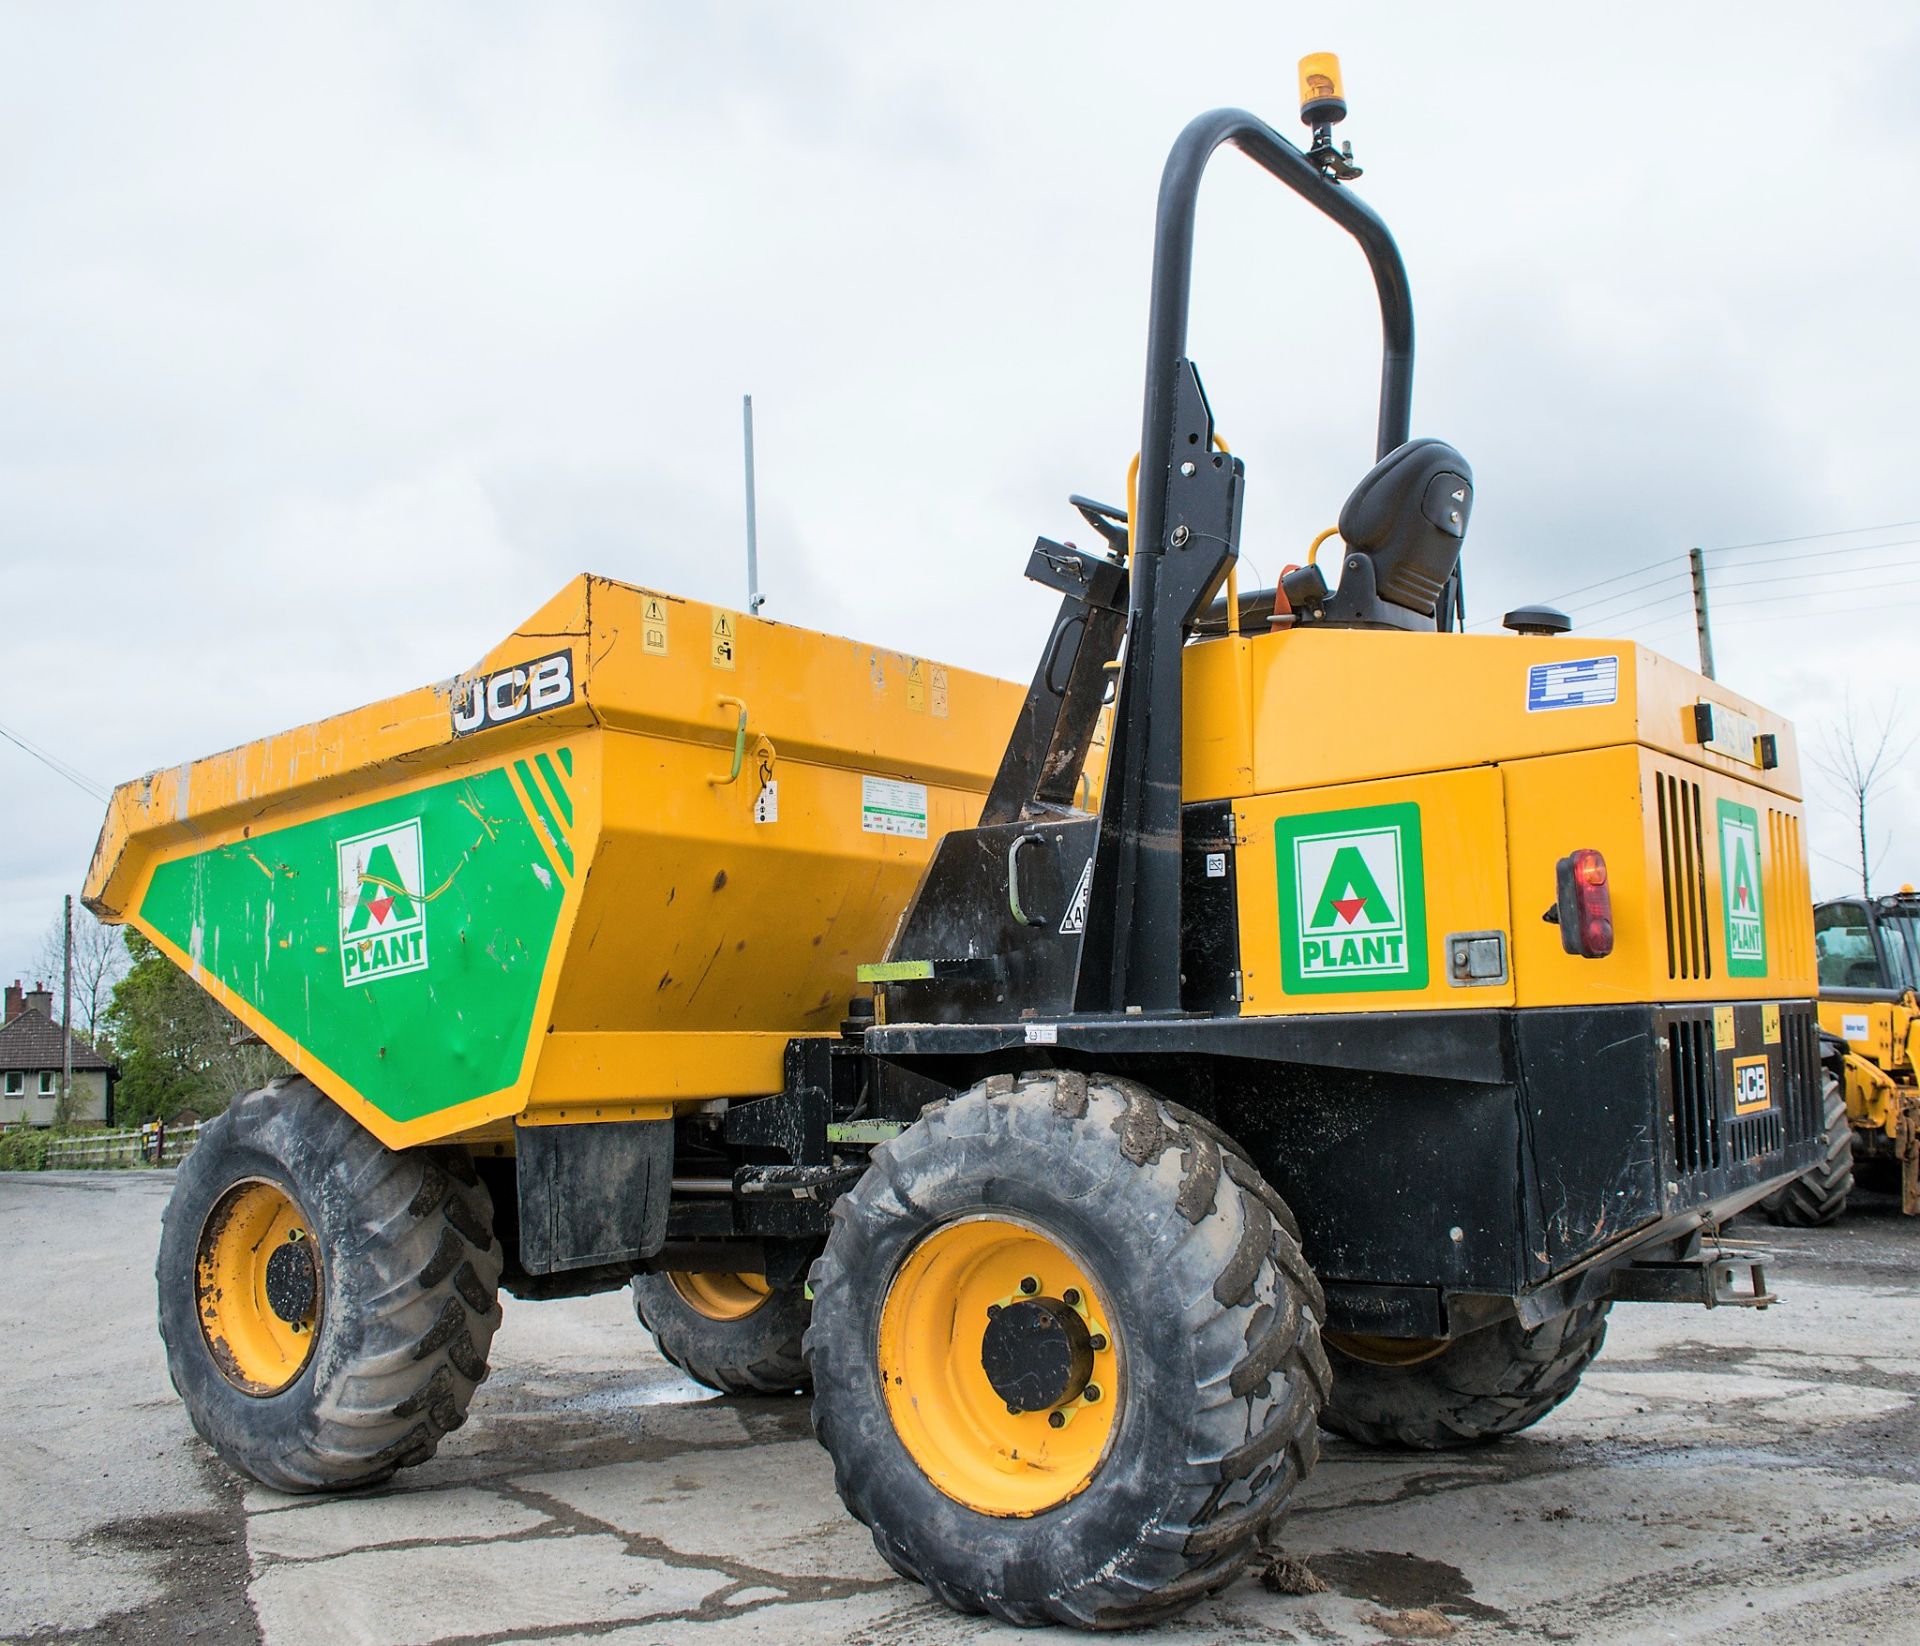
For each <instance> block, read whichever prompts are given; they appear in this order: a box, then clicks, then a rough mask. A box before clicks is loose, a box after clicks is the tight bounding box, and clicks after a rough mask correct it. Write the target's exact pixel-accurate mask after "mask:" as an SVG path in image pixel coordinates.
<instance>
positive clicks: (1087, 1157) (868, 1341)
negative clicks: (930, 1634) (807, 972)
mask: <svg viewBox="0 0 1920 1646" xmlns="http://www.w3.org/2000/svg"><path fill="white" fill-rule="evenodd" d="M1293 1226H1294V1225H1293V1219H1292V1216H1291V1214H1290V1213H1289V1212H1288V1211H1287V1209H1286V1207H1285V1206H1284V1204H1283V1203H1282V1202H1281V1201H1280V1199H1279V1196H1278V1195H1277V1194H1275V1193H1274V1191H1273V1190H1272V1188H1270V1187H1269V1186H1268V1185H1267V1184H1266V1183H1265V1182H1264V1181H1263V1180H1262V1179H1261V1178H1260V1176H1259V1175H1258V1173H1257V1172H1255V1171H1254V1170H1253V1168H1252V1167H1251V1166H1250V1165H1249V1164H1248V1163H1247V1160H1246V1158H1245V1156H1244V1155H1243V1154H1241V1153H1240V1152H1239V1151H1238V1150H1237V1149H1236V1148H1235V1147H1234V1146H1233V1145H1231V1144H1230V1143H1228V1142H1227V1140H1226V1139H1225V1138H1224V1137H1222V1136H1221V1134H1220V1133H1219V1132H1218V1131H1216V1130H1215V1129H1214V1128H1213V1127H1212V1126H1210V1125H1208V1124H1207V1123H1206V1122H1204V1121H1202V1120H1200V1119H1199V1118H1197V1117H1196V1116H1193V1115H1190V1114H1188V1113H1187V1112H1186V1111H1184V1110H1181V1109H1178V1108H1176V1107H1175V1106H1173V1105H1172V1104H1169V1103H1165V1102H1163V1101H1161V1100H1160V1099H1158V1098H1157V1097H1155V1096H1154V1095H1153V1093H1151V1092H1149V1091H1148V1090H1147V1089H1146V1088H1144V1087H1142V1086H1139V1085H1137V1084H1135V1083H1133V1082H1132V1081H1127V1080H1119V1079H1111V1078H1108V1077H1105V1076H1101V1075H1091V1076H1088V1075H1080V1074H1071V1073H1051V1072H1049V1073H1044V1074H1029V1075H1025V1076H1022V1077H1020V1078H1019V1079H1015V1078H1014V1077H1012V1076H1009V1075H1002V1076H996V1077H995V1078H994V1079H991V1080H988V1081H986V1082H984V1083H982V1084H981V1085H978V1086H975V1087H973V1088H972V1089H971V1090H969V1091H967V1092H964V1093H962V1094H961V1095H960V1096H958V1097H956V1098H954V1099H952V1100H951V1101H949V1102H946V1103H941V1104H935V1105H933V1106H931V1107H930V1108H928V1109H927V1111H926V1112H925V1113H924V1114H923V1115H922V1117H921V1118H920V1120H919V1121H917V1122H916V1123H915V1124H914V1125H912V1126H911V1127H909V1128H908V1129H907V1130H906V1131H905V1132H904V1133H903V1134H902V1135H901V1136H900V1137H899V1138H897V1139H896V1140H894V1141H893V1142H892V1143H889V1144H886V1145H884V1146H882V1147H880V1148H878V1149H876V1150H875V1151H874V1155H873V1164H872V1167H871V1169H870V1170H869V1171H868V1172H867V1173H866V1175H865V1176H864V1177H862V1178H861V1180H860V1182H859V1183H858V1184H857V1185H856V1186H855V1187H854V1188H853V1190H852V1191H850V1192H849V1193H848V1194H846V1195H845V1196H843V1197H842V1198H841V1200H840V1201H839V1203H838V1204H837V1205H836V1206H835V1208H834V1213H833V1231H832V1234H831V1235H830V1237H829V1239H828V1241H827V1248H826V1251H825V1253H824V1254H823V1255H822V1257H821V1258H820V1260H819V1261H818V1262H817V1263H816V1264H815V1265H814V1268H813V1290H814V1310H813V1325H812V1327H811V1329H810V1330H809V1331H808V1333H807V1352H808V1356H809V1358H810V1360H811V1362H812V1366H813V1377H814V1404H813V1421H814V1432H815V1433H816V1434H817V1435H818V1437H819V1439H820V1441H821V1443H822V1444H823V1445H824V1446H825V1447H826V1448H827V1450H828V1452H829V1453H831V1454H832V1456H833V1462H834V1474H835V1479H836V1483H837V1484H838V1486H839V1490H840V1495H841V1497H842V1498H843V1499H844V1500H845V1502H846V1505H847V1507H848V1508H849V1509H850V1510H851V1511H852V1512H853V1514H854V1515H855V1516H856V1517H858V1518H859V1519H860V1520H862V1521H863V1522H865V1524H866V1525H867V1526H868V1527H869V1528H870V1529H871V1530H872V1532H873V1538H874V1542H875V1544H876V1545H877V1547H878V1548H879V1550H880V1553H881V1554H882V1556H884V1557H885V1559H886V1560H887V1561H888V1562H889V1563H890V1564H891V1565H892V1566H893V1567H894V1569H895V1570H896V1571H898V1572H900V1573H901V1574H902V1575H904V1576H906V1577H908V1578H911V1579H915V1580H917V1581H919V1582H922V1583H924V1584H925V1585H926V1586H927V1588H928V1589H929V1590H931V1591H932V1593H933V1594H934V1595H935V1596H936V1597H937V1598H939V1599H940V1600H942V1601H944V1602H945V1603H946V1604H948V1605H950V1606H953V1607H955V1608H956V1609H958V1610H961V1611H970V1612H981V1611H985V1612H991V1613H992V1614H993V1615H994V1616H996V1617H999V1618H1002V1619H1004V1620H1005V1621H1007V1622H1010V1623H1016V1624H1023V1625H1035V1624H1044V1623H1065V1624H1072V1625H1077V1626H1079V1627H1082V1628H1129V1627H1132V1626H1135V1625H1138V1624H1142V1623H1148V1622H1151V1621H1153V1620H1154V1619H1156V1618H1161V1617H1165V1616H1169V1615H1171V1614H1172V1613H1174V1612H1177V1611H1180V1610H1182V1609H1184V1608H1185V1607H1187V1606H1189V1605H1191V1604H1192V1603H1193V1602H1194V1601H1196V1600H1199V1599H1201V1598H1202V1597H1203V1596H1205V1595H1208V1594H1211V1593H1213V1592H1215V1591H1216V1590H1218V1589H1221V1588H1223V1587H1225V1586H1226V1585H1227V1584H1228V1583H1230V1582H1232V1581H1233V1579H1234V1578H1235V1577H1236V1576H1237V1575H1238V1574H1239V1573H1240V1572H1241V1571H1242V1570H1243V1569H1244V1567H1245V1566H1246V1565H1247V1563H1248V1561H1249V1559H1250V1558H1251V1557H1252V1556H1253V1555H1254V1554H1255V1553H1256V1551H1257V1549H1258V1546H1259V1542H1260V1539H1261V1537H1262V1535H1263V1534H1264V1533H1265V1532H1267V1531H1268V1530H1269V1529H1270V1528H1271V1527H1272V1526H1273V1525H1274V1524H1276V1523H1277V1521H1278V1520H1279V1519H1280V1517H1281V1516H1282V1515H1283V1514H1284V1513H1285V1510H1286V1508H1287V1505H1288V1501H1289V1499H1290V1498H1291V1497H1292V1495H1293V1492H1294V1489H1295V1488H1296V1487H1297V1486H1298V1485H1299V1483H1300V1481H1301V1479H1302V1478H1303V1477H1304V1476H1305V1474H1306V1473H1307V1471H1308V1470H1309V1469H1310V1468H1311V1467H1312V1466H1313V1463H1314V1460H1315V1458H1316V1457H1317V1456H1318V1453H1319V1439H1318V1434H1317V1429H1316V1419H1317V1416H1318V1412H1319V1408H1320V1403H1321V1401H1322V1400H1323V1399H1324V1398H1325V1394H1326V1388H1327V1381H1328V1373H1327V1365H1326V1359H1325V1357H1324V1355H1323V1354H1322V1353H1321V1349H1320V1320H1321V1317H1322V1315H1323V1314H1324V1312H1325V1301H1324V1299H1323V1297H1322V1295H1321V1291H1320V1287H1319V1284H1318V1282H1317V1281H1316V1280H1315V1279H1314V1277H1313V1275H1312V1272H1311V1271H1310V1270H1309V1269H1308V1268H1307V1265H1306V1261H1305V1259H1304V1258H1303V1257H1302V1256H1301V1253H1300V1246H1299V1242H1298V1240H1297V1239H1296V1238H1295V1236H1294V1234H1293V1232H1292V1229H1293Z"/></svg>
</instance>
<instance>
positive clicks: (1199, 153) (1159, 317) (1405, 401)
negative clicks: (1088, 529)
mask: <svg viewBox="0 0 1920 1646" xmlns="http://www.w3.org/2000/svg"><path fill="white" fill-rule="evenodd" d="M1222 144H1231V145H1232V146H1233V147H1234V148H1237V149H1238V150H1240V152H1241V153H1242V154H1244V155H1246V156H1247V157H1248V158H1249V159H1251V160H1252V161H1253V162H1254V163H1255V164H1256V165H1258V166H1260V167H1261V168H1262V169H1263V170H1265V171H1267V172H1269V173H1270V174H1271V175H1273V176H1274V177H1277V178H1279V179H1280V181H1281V182H1282V183H1284V184H1286V185H1287V187H1288V188H1290V189H1292V190H1293V191H1294V193H1295V194H1297V195H1299V196H1300V197H1301V198H1302V199H1303V200H1305V201H1306V202H1307V203H1308V204H1309V205H1311V206H1314V207H1316V208H1317V209H1318V210H1320V211H1322V212H1325V213H1326V215H1327V216H1329V217H1331V218H1332V219H1333V220H1334V222H1336V223H1338V224H1339V225H1340V227H1341V228H1343V229H1345V230H1346V231H1347V233H1349V234H1350V235H1352V236H1353V237H1354V239H1355V240H1357V241H1359V242H1360V249H1361V250H1362V251H1363V252H1365V253H1366V257H1367V265H1368V267H1370V268H1371V269H1372V270H1373V284H1374V288H1375V290H1376V291H1378V292H1379V294H1380V329H1381V332H1382V341H1383V352H1382V356H1381V362H1380V420H1379V432H1378V435H1377V439H1376V446H1375V451H1374V458H1375V460H1376V461H1378V460H1379V459H1380V458H1382V457H1385V456H1386V455H1387V453H1388V452H1390V451H1392V450H1393V449H1394V448H1395V447H1396V446H1402V445H1405V444H1406V440H1407V430H1408V424H1409V422H1410V420H1411V417H1412V412H1413V294H1412V291H1411V290H1410V289H1409V287H1408V285H1407V270H1406V265H1405V264H1403V263H1402V262H1401V261H1400V248H1399V247H1398V246H1396V245H1395V244H1394V243H1393V236H1392V235H1391V234H1390V233H1389V232H1388V230H1387V225H1386V224H1385V223H1383V222H1382V221H1381V220H1380V218H1379V216H1378V215H1377V214H1376V213H1375V212H1374V210H1373V208H1372V207H1370V206H1369V205H1367V203H1366V202H1365V201H1363V200H1361V199H1359V198H1358V197H1357V196H1356V195H1354V194H1352V193H1351V192H1349V191H1348V190H1347V189H1345V188H1342V187H1341V186H1340V185H1339V184H1337V183H1334V182H1332V181H1331V180H1330V179H1328V178H1327V177H1325V176H1323V175H1322V174H1321V172H1320V170H1319V168H1318V167H1316V166H1315V165H1314V164H1313V162H1312V161H1310V160H1309V159H1308V158H1307V157H1306V156H1305V155H1304V154H1302V153H1301V152H1300V150H1299V149H1297V148H1295V147H1294V146H1293V144H1291V143H1289V142H1288V141H1287V140H1286V139H1285V138H1284V137H1282V136H1281V135H1280V134H1279V133H1278V132H1277V131H1275V130H1274V129H1273V128H1272V127H1271V126H1269V125H1268V124H1267V123H1266V121H1264V120H1262V119H1261V118H1260V117H1259V116H1258V115H1254V114H1249V113H1248V112H1247V111H1246V110H1245V109H1214V110H1212V111H1211V112H1210V113H1207V114H1203V115H1200V116H1198V117H1197V118H1195V119H1193V120H1191V121H1189V122H1188V124H1187V127H1186V129H1185V130H1184V131H1182V132H1181V133H1180V135H1179V137H1178V138H1176V139H1175V141H1174V145H1173V149H1172V151H1171V152H1170V153H1169V154H1168V155H1167V164H1166V169H1165V170H1163V171H1162V172H1161V174H1160V204H1159V207H1158V210H1157V211H1156V213H1155V217H1154V228H1153V297H1152V306H1151V308H1150V310H1149V313H1148V318H1147V392H1146V407H1145V411H1144V413H1143V416H1142V420H1141V431H1140V470H1141V473H1140V478H1141V481H1142V484H1141V487H1140V497H1139V513H1140V519H1139V520H1138V521H1137V522H1136V523H1135V529H1134V533H1133V550H1134V552H1135V553H1136V554H1138V553H1140V552H1141V551H1142V550H1145V551H1146V552H1147V553H1149V554H1158V553H1161V552H1163V551H1164V550H1165V548H1166V544H1165V541H1164V538H1165V535H1166V500H1167V487H1166V474H1165V470H1164V463H1165V459H1166V454H1167V451H1168V449H1169V448H1170V446H1171V445H1172V442H1173V423H1174V397H1175V392H1176V389H1177V387H1178V383H1179V369H1180V362H1181V361H1182V360H1183V359H1184V358H1185V357H1186V352H1187V315H1188V311H1189V309H1190V308H1191V305H1192V297H1193V223H1194V215H1195V209H1196V207H1197V205H1198V203H1199V197H1200V179H1201V177H1202V176H1203V175H1204V174H1205V172H1206V169H1207V162H1208V161H1209V160H1211V159H1212V158H1213V155H1214V151H1215V150H1216V149H1218V148H1220V147H1221V145H1222Z"/></svg>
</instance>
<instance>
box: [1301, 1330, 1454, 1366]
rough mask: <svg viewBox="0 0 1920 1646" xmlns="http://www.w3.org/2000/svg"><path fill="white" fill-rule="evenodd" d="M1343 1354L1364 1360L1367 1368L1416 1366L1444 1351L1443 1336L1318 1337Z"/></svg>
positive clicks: (1334, 1334) (1352, 1334)
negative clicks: (1323, 1338)
mask: <svg viewBox="0 0 1920 1646" xmlns="http://www.w3.org/2000/svg"><path fill="white" fill-rule="evenodd" d="M1322 1335H1323V1336H1324V1337H1325V1338H1326V1340H1327V1342H1329V1343H1331V1344H1332V1345H1333V1346H1334V1347H1335V1348H1336V1349H1338V1350H1339V1351H1340V1352H1341V1353H1342V1354H1344V1355H1350V1356H1351V1357H1352V1358H1353V1359H1355V1360H1364V1361H1365V1362H1366V1363H1367V1364H1368V1365H1369V1366H1418V1365H1419V1364H1420V1363H1421V1361H1423V1360H1432V1359H1433V1358H1434V1357H1435V1356H1436V1355H1443V1354H1445V1353H1446V1352H1447V1347H1448V1341H1449V1340H1448V1339H1446V1338H1444V1337H1375V1336H1373V1335H1372V1334H1371V1333H1368V1332H1326V1333H1324V1334H1322Z"/></svg>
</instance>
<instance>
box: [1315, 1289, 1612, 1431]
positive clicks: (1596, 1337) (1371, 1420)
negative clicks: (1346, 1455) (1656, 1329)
mask: <svg viewBox="0 0 1920 1646" xmlns="http://www.w3.org/2000/svg"><path fill="white" fill-rule="evenodd" d="M1607 1308H1608V1305H1607V1304H1606V1303H1604V1302H1603V1303H1589V1304H1586V1305H1584V1306H1583V1307H1581V1308H1578V1309H1574V1310H1572V1311H1571V1312H1569V1313H1567V1314H1564V1315H1561V1316H1559V1317H1558V1318H1557V1319H1555V1320H1549V1321H1547V1322H1546V1323H1545V1324H1544V1325H1541V1326H1536V1327H1534V1328H1533V1329H1532V1330H1531V1331H1529V1330H1527V1329H1526V1328H1525V1327H1523V1326H1522V1325H1521V1324H1520V1322H1519V1321H1517V1320H1507V1321H1502V1322H1501V1323H1500V1324H1499V1325H1497V1326H1486V1327H1482V1328H1481V1329H1480V1330H1479V1331H1477V1332H1469V1333H1468V1334H1467V1335H1466V1336H1465V1337H1460V1338H1455V1339H1453V1340H1452V1341H1450V1342H1449V1341H1440V1342H1432V1343H1427V1342H1420V1341H1416V1340H1411V1339H1401V1338H1371V1337H1357V1336H1349V1335H1347V1334H1345V1333H1334V1332H1329V1333H1328V1334H1327V1336H1326V1340H1325V1341H1326V1345H1327V1360H1328V1362H1329V1363H1330V1364H1331V1365H1332V1367H1333V1394H1332V1395H1331V1397H1330V1398H1329V1399H1328V1401H1327V1404H1326V1409H1325V1410H1324V1411H1323V1412H1321V1414H1320V1422H1321V1424H1322V1426H1323V1427H1325V1428H1328V1429H1331V1430H1332V1431H1333V1432H1334V1433H1335V1434H1338V1435H1345V1436H1346V1437H1347V1438H1348V1439H1349V1440H1357V1441H1359V1442H1360V1443H1361V1445H1363V1446H1380V1447H1389V1448H1400V1449H1411V1450H1415V1451H1450V1450H1453V1449H1454V1448H1456V1447H1461V1446H1479V1445H1483V1444H1485V1443H1486V1442H1487V1441H1490V1440H1498V1439H1499V1438H1500V1437H1501V1436H1502V1435H1510V1434H1514V1433H1517V1432H1518V1431H1519V1430H1521V1429H1525V1428H1527V1427H1529V1426H1530V1425H1532V1424H1535V1423H1538V1422H1539V1421H1540V1419H1541V1418H1543V1417H1545V1416H1546V1415H1547V1413H1548V1412H1550V1411H1552V1410H1553V1409H1554V1407H1556V1406H1558V1405H1559V1404H1560V1402H1561V1401H1563V1400H1565V1399H1566V1398H1567V1396H1568V1395H1570V1394H1572V1393H1573V1391H1574V1389H1575V1388H1576V1387H1578V1385H1579V1382H1580V1376H1581V1373H1583V1372H1584V1371H1585V1370H1586V1369H1587V1366H1588V1363H1589V1362H1590V1361H1592V1359H1593V1357H1594V1356H1595V1355H1597V1354H1598V1353H1599V1352H1600V1345H1601V1344H1602V1343H1604V1342H1605V1341H1606V1336H1607Z"/></svg>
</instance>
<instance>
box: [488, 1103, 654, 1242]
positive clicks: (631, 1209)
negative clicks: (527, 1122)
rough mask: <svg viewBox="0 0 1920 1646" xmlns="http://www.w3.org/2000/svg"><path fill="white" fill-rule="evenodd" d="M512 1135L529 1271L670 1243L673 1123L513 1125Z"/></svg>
mask: <svg viewBox="0 0 1920 1646" xmlns="http://www.w3.org/2000/svg"><path fill="white" fill-rule="evenodd" d="M514 1140H515V1141H514V1148H515V1153H516V1156H517V1161H518V1165H519V1172H518V1174H517V1175H518V1178H519V1201H520V1266H521V1267H522V1268H523V1269H525V1270H526V1272H527V1273H528V1274H530V1275H544V1274H554V1273H556V1272H558V1271H560V1270H563V1269H585V1268H591V1267H593V1266H595V1265H597V1264H603V1263H628V1262H638V1261H639V1260H640V1259H641V1258H643V1257H651V1256H652V1255H653V1254H654V1253H655V1252H657V1251H659V1250H660V1248H661V1247H662V1246H663V1245H665V1244H666V1239H667V1202H668V1201H669V1199H670V1198H671V1197H672V1193H673V1122H672V1121H670V1120H613V1121H595V1122H592V1123H590V1124H587V1125H578V1126H515V1127H514Z"/></svg>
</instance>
